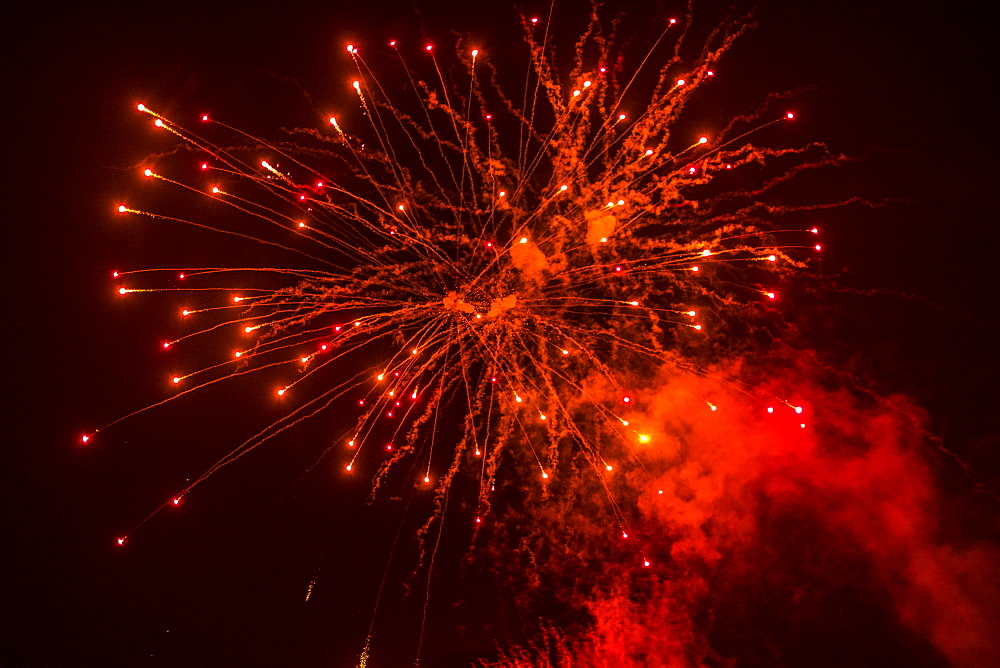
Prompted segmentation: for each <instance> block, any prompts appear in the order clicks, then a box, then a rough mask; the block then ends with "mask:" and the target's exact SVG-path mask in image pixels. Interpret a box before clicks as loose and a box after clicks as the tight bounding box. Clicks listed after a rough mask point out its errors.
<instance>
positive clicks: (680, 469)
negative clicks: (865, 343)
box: [497, 363, 1000, 666]
mask: <svg viewBox="0 0 1000 668" xmlns="http://www.w3.org/2000/svg"><path fill="white" fill-rule="evenodd" d="M791 366H792V369H791V370H789V371H787V372H785V373H783V374H781V376H780V377H776V378H774V383H775V385H776V386H784V387H788V386H792V385H794V386H795V387H796V402H795V406H796V407H801V408H802V412H801V413H799V412H795V409H794V408H793V409H792V410H789V409H788V407H787V406H780V405H778V404H774V403H771V404H768V403H766V402H765V403H760V402H756V401H748V400H747V398H746V397H745V396H744V395H741V394H739V393H733V392H720V391H719V389H718V386H717V385H715V384H713V383H711V382H710V381H706V380H692V379H691V378H690V377H686V376H678V375H677V374H675V373H673V372H668V373H666V374H664V375H662V376H661V377H660V378H659V379H657V382H656V383H654V384H652V385H651V386H650V387H649V389H648V390H647V391H645V392H643V393H640V394H638V395H637V397H636V405H637V406H638V407H641V408H640V409H639V410H638V411H637V412H636V413H634V414H631V415H630V416H629V418H630V420H632V421H634V422H635V423H636V424H641V425H643V429H644V430H646V431H648V432H649V433H650V434H651V439H650V445H649V446H648V447H647V448H644V449H643V452H642V456H641V459H642V462H643V465H642V466H638V465H634V466H629V467H626V469H625V470H624V471H622V472H621V476H622V478H623V480H622V482H621V484H620V487H619V488H618V489H617V490H616V491H617V494H618V497H619V498H629V497H630V501H632V503H633V504H634V505H631V512H632V513H634V515H633V516H634V518H635V521H634V526H636V527H641V528H640V529H638V530H637V531H636V532H635V534H634V535H632V536H630V537H629V539H622V540H621V541H620V543H619V545H617V546H609V545H608V544H607V542H606V541H601V540H599V539H597V538H596V537H595V536H594V535H593V534H592V529H591V527H590V524H589V521H588V519H587V518H586V517H585V516H583V515H581V514H580V513H576V512H574V510H573V508H574V507H576V506H579V505H580V504H581V503H585V499H586V498H587V497H588V496H591V495H593V494H596V493H598V490H596V489H595V488H594V487H593V486H592V485H587V484H586V483H585V482H583V481H582V480H578V481H576V483H575V485H573V486H571V487H570V488H569V489H567V490H565V494H564V495H563V496H562V497H561V498H560V499H559V500H556V499H550V500H548V501H547V502H546V503H544V504H538V505H532V506H531V512H532V513H533V514H536V519H537V517H540V518H541V519H540V520H539V526H538V528H537V532H535V533H533V535H532V537H531V538H530V539H529V540H527V541H520V542H519V544H517V545H516V546H515V545H511V546H509V547H511V548H513V551H515V552H517V551H518V550H520V551H521V554H522V557H523V561H519V562H517V564H518V566H517V568H516V569H514V570H515V571H516V570H518V569H520V568H523V569H526V570H527V571H529V572H530V573H531V575H530V576H529V578H534V579H535V581H536V582H537V583H538V584H539V585H541V586H542V587H543V588H544V583H545V582H547V581H557V582H559V583H561V584H562V585H563V587H562V595H563V597H564V598H563V599H562V601H563V603H565V604H566V607H565V608H564V609H563V626H562V627H561V628H560V627H547V628H546V630H545V632H544V633H542V634H540V635H539V636H538V637H537V638H535V639H534V640H533V641H532V642H531V643H527V644H525V645H523V646H522V647H521V648H520V649H517V650H513V651H510V652H508V654H507V659H506V660H505V661H502V662H500V663H499V664H497V665H560V666H561V665H570V663H569V662H568V661H569V660H570V659H572V665H577V666H605V665H623V666H650V665H657V666H703V665H730V664H733V662H735V664H734V665H772V666H773V665H886V664H889V663H894V662H898V661H903V662H906V663H907V665H955V666H990V665H996V663H997V661H998V659H1000V643H998V642H997V641H996V638H995V634H994V633H993V632H992V631H991V630H990V629H993V628H995V627H996V624H997V622H998V620H1000V602H998V599H997V597H996V582H995V576H996V573H997V569H998V567H1000V550H998V549H997V547H996V545H995V544H993V543H991V542H988V541H986V540H978V541H977V540H970V539H969V538H968V537H965V538H958V537H957V536H961V535H962V534H961V532H958V533H957V534H956V532H955V531H954V529H953V524H954V522H955V518H954V517H952V516H951V512H952V510H953V509H955V508H958V507H960V505H961V504H959V505H956V503H955V501H954V499H950V498H949V497H948V496H947V495H946V494H944V493H943V492H942V491H941V488H940V484H939V482H938V479H937V473H936V471H937V469H938V468H940V467H939V466H938V465H937V462H938V460H937V459H936V458H935V457H934V455H935V454H939V453H938V451H937V450H936V449H934V448H933V447H932V443H931V441H929V440H928V435H927V432H926V431H925V430H924V426H923V424H924V421H925V419H926V418H925V416H924V414H923V412H922V411H921V410H920V409H919V408H917V407H916V406H915V405H914V404H913V403H912V402H911V401H910V400H908V399H907V398H906V397H901V396H895V397H885V398H877V397H873V396H872V395H870V394H868V393H865V392H857V391H851V390H847V389H829V388H830V387H831V386H832V387H836V386H840V387H842V388H843V387H844V386H845V384H844V382H843V381H842V380H839V379H838V380H835V381H834V382H831V378H830V376H831V374H829V373H828V372H825V371H823V372H821V371H819V370H818V369H817V368H815V367H813V366H811V365H810V363H793V364H792V365H791ZM821 379H822V380H821ZM702 393H708V394H711V395H712V396H713V397H715V399H716V400H717V402H718V404H717V405H718V409H717V410H716V411H714V412H712V413H711V414H710V415H705V414H704V413H702V412H701V411H700V410H699V405H700V404H701V403H702V399H701V394H702ZM772 409H773V412H769V411H771V410H772ZM633 541H634V543H635V544H634V546H628V545H627V543H629V542H633ZM634 552H641V553H642V554H643V556H644V558H645V559H646V560H648V563H650V566H649V567H647V568H640V567H637V566H636V565H635V564H634V559H632V558H631V554H632V553H634ZM504 558H505V559H508V560H509V558H510V557H509V555H505V557H504ZM594 563H599V564H601V565H602V568H599V569H598V568H594V567H593V564H594ZM566 583H570V584H566ZM532 603H537V600H535V601H531V600H525V601H521V605H522V606H524V607H525V608H526V609H533V608H532ZM546 607H547V609H549V610H552V609H554V608H553V606H552V604H551V603H547V604H546ZM567 611H572V612H567Z"/></svg>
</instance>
